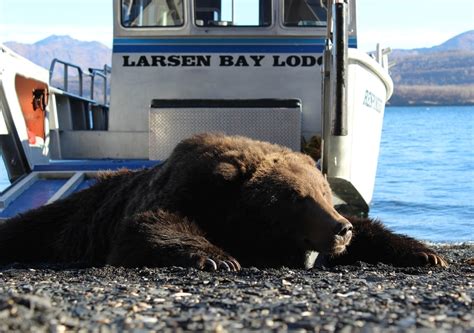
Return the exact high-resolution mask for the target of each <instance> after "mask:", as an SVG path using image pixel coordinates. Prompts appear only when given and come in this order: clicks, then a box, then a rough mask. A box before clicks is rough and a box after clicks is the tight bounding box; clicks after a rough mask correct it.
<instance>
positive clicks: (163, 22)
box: [122, 0, 184, 27]
mask: <svg viewBox="0 0 474 333" xmlns="http://www.w3.org/2000/svg"><path fill="white" fill-rule="evenodd" d="M183 24H184V11H183V0H122V25H123V26H124V27H177V26H182V25H183Z"/></svg>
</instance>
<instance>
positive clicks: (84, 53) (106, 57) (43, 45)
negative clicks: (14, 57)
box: [5, 35, 112, 69]
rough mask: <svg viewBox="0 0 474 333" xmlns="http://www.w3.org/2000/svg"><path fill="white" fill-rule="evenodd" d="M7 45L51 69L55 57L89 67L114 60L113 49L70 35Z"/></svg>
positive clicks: (101, 66) (101, 65)
mask: <svg viewBox="0 0 474 333" xmlns="http://www.w3.org/2000/svg"><path fill="white" fill-rule="evenodd" d="M5 45H6V46H7V47H9V48H10V49H12V50H13V51H15V52H16V53H18V54H20V55H22V56H23V57H25V58H27V59H29V60H30V61H32V62H34V63H35V64H37V65H40V66H41V67H44V68H47V69H49V66H50V65H51V61H52V60H53V59H54V58H58V59H60V60H63V61H66V62H70V63H73V64H76V65H79V66H81V67H82V68H83V69H87V68H103V67H104V65H105V64H107V65H109V66H110V64H111V61H112V50H111V49H110V48H108V47H107V46H105V45H104V44H101V43H99V42H83V41H79V40H76V39H74V38H71V37H69V36H56V35H52V36H49V37H47V38H45V39H42V40H40V41H38V42H36V43H34V44H22V43H17V42H6V43H5Z"/></svg>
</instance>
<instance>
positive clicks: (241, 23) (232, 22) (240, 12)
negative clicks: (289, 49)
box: [194, 0, 272, 27]
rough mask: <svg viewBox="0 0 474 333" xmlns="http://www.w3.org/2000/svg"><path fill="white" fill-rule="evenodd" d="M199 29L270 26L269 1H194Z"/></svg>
mask: <svg viewBox="0 0 474 333" xmlns="http://www.w3.org/2000/svg"><path fill="white" fill-rule="evenodd" d="M194 8H195V14H194V22H195V24H196V25H197V26H199V27H264V26H269V25H270V24H271V17H272V10H271V0H195V1H194Z"/></svg>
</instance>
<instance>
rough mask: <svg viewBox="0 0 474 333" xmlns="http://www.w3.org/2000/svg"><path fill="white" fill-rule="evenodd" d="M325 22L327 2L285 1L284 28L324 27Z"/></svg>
mask: <svg viewBox="0 0 474 333" xmlns="http://www.w3.org/2000/svg"><path fill="white" fill-rule="evenodd" d="M326 20H327V0H285V6H284V22H283V24H284V25H286V26H293V27H294V26H301V27H325V26H326Z"/></svg>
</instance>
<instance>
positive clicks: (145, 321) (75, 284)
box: [0, 244, 474, 333]
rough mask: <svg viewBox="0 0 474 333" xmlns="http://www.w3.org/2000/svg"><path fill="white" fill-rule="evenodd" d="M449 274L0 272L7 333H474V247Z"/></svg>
mask: <svg viewBox="0 0 474 333" xmlns="http://www.w3.org/2000/svg"><path fill="white" fill-rule="evenodd" d="M437 250H438V251H439V252H440V253H441V254H442V255H444V256H446V257H447V259H448V260H449V261H450V266H449V267H448V268H447V269H440V268H433V267H423V268H397V267H392V266H389V265H383V264H377V265H369V264H365V263H361V262H358V263H356V264H355V265H352V266H341V267H335V268H323V269H319V270H297V269H288V268H281V269H258V268H254V267H252V268H244V269H243V270H242V271H240V272H237V273H234V272H213V273H209V272H201V271H198V270H195V269H184V268H179V267H170V268H161V269H158V268H156V269H151V268H144V269H125V268H116V267H108V266H107V267H101V268H85V269H84V268H82V269H74V268H70V267H66V268H64V267H61V266H58V265H52V266H40V265H39V266H37V267H36V266H35V267H25V266H21V265H18V264H15V265H14V266H10V267H0V332H4V331H35V332H36V331H39V332H69V331H82V332H86V331H92V332H120V331H134V332H148V331H168V332H170V331H215V332H232V331H239V330H244V331H249V330H256V331H270V330H271V331H278V332H285V331H295V332H307V331H310V332H314V331H320V332H346V333H350V332H363V333H372V332H374V333H377V332H404V331H414V330H416V331H420V332H432V331H449V332H466V331H467V332H469V331H473V327H474V315H473V314H472V309H473V304H472V300H473V298H474V288H473V277H474V266H473V265H470V264H467V263H466V260H467V259H469V258H474V245H473V244H461V245H449V246H438V248H437Z"/></svg>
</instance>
